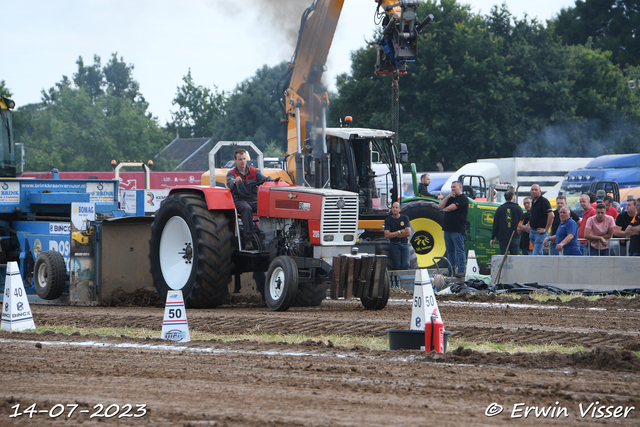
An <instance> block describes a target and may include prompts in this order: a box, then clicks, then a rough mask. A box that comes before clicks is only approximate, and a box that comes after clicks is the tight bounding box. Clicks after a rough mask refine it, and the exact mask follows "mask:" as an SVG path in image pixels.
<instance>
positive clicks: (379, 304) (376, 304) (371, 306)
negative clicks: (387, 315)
mask: <svg viewBox="0 0 640 427" xmlns="http://www.w3.org/2000/svg"><path fill="white" fill-rule="evenodd" d="M384 277H385V280H384V287H383V288H382V297H380V298H360V302H361V303H362V306H363V307H364V309H365V310H382V309H383V308H385V307H386V306H387V302H388V301H389V291H390V290H389V274H385V276H384Z"/></svg>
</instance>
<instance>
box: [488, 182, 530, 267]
mask: <svg viewBox="0 0 640 427" xmlns="http://www.w3.org/2000/svg"><path fill="white" fill-rule="evenodd" d="M513 196H514V193H513V191H511V190H509V191H507V192H506V193H505V194H504V199H505V200H506V202H504V203H503V204H502V205H500V207H499V208H498V209H497V210H496V213H495V215H494V216H493V232H492V233H491V241H490V242H489V244H490V245H491V247H492V248H493V243H494V240H495V239H496V237H497V238H498V243H499V244H500V253H501V254H503V255H506V253H507V251H508V252H509V255H518V246H519V242H518V237H517V234H515V232H516V231H517V228H518V224H519V223H520V218H522V208H521V207H520V206H518V204H517V203H514V202H513Z"/></svg>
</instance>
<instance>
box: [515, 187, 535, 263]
mask: <svg viewBox="0 0 640 427" xmlns="http://www.w3.org/2000/svg"><path fill="white" fill-rule="evenodd" d="M522 204H523V205H524V210H525V212H524V213H523V214H522V220H521V221H520V224H518V234H520V253H521V254H522V255H531V252H532V251H533V249H531V246H530V245H531V242H530V241H529V231H531V230H530V228H529V219H530V217H531V197H525V198H524V200H523V201H522Z"/></svg>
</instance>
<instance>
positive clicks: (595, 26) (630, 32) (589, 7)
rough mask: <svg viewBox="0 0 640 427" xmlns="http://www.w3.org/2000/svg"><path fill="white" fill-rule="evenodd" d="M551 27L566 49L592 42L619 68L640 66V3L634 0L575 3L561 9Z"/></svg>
mask: <svg viewBox="0 0 640 427" xmlns="http://www.w3.org/2000/svg"><path fill="white" fill-rule="evenodd" d="M551 24H552V26H553V28H554V30H555V32H556V34H558V35H559V36H561V37H562V39H563V41H564V42H565V43H567V44H569V45H580V44H582V45H584V44H586V43H587V41H588V40H589V39H591V40H593V46H594V47H595V48H596V49H601V50H603V51H610V52H611V53H612V54H611V60H612V61H613V63H614V64H617V65H619V66H620V67H621V68H626V67H627V66H629V65H635V66H637V65H640V37H638V28H640V3H638V1H637V0H585V1H582V0H577V1H576V3H575V7H569V8H566V9H562V11H561V12H560V13H559V14H558V15H557V16H556V17H555V18H554V19H553V20H551Z"/></svg>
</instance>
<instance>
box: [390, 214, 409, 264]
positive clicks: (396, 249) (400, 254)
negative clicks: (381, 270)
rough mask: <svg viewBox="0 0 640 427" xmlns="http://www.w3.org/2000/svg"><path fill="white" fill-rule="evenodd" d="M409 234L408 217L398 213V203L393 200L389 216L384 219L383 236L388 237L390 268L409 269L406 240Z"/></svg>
mask: <svg viewBox="0 0 640 427" xmlns="http://www.w3.org/2000/svg"><path fill="white" fill-rule="evenodd" d="M409 236H411V224H410V222H409V217H408V216H406V215H404V214H400V203H398V202H393V204H392V205H391V216H390V217H387V219H385V220H384V237H386V238H387V239H389V255H390V258H391V260H392V261H393V266H392V268H390V270H391V269H395V270H408V269H409V266H410V262H409V243H408V240H407V238H408V237H409Z"/></svg>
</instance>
